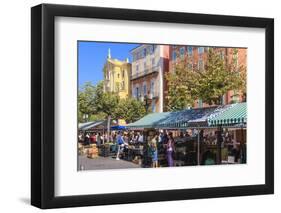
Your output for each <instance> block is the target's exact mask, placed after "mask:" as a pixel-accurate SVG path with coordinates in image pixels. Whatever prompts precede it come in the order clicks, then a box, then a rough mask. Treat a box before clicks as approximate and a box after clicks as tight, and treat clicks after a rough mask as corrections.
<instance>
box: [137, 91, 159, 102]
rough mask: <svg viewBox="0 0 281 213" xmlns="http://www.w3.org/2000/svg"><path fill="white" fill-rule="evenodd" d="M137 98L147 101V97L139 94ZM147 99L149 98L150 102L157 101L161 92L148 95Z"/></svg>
mask: <svg viewBox="0 0 281 213" xmlns="http://www.w3.org/2000/svg"><path fill="white" fill-rule="evenodd" d="M136 98H137V99H138V100H140V101H145V97H144V96H143V95H142V94H139V95H138V97H136ZM146 98H148V99H149V100H152V99H157V98H159V92H154V93H149V94H148V95H146Z"/></svg>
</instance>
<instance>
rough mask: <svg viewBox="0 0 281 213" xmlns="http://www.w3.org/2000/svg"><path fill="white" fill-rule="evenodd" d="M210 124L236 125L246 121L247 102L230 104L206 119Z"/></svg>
mask: <svg viewBox="0 0 281 213" xmlns="http://www.w3.org/2000/svg"><path fill="white" fill-rule="evenodd" d="M208 123H209V125H210V126H237V125H238V124H241V125H244V124H246V123H247V103H246V102H243V103H236V104H231V105H230V107H229V108H228V109H227V110H225V111H223V112H222V113H220V114H218V115H217V116H214V117H211V118H209V119H208Z"/></svg>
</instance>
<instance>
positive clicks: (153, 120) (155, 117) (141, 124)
mask: <svg viewBox="0 0 281 213" xmlns="http://www.w3.org/2000/svg"><path fill="white" fill-rule="evenodd" d="M169 114H170V112H162V113H150V114H148V115H146V116H144V117H143V118H141V119H140V120H138V121H136V122H134V123H130V124H128V125H127V128H130V129H143V128H158V127H159V123H160V122H161V121H162V120H165V119H166V118H167V117H168V115H169Z"/></svg>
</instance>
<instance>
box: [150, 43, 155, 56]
mask: <svg viewBox="0 0 281 213" xmlns="http://www.w3.org/2000/svg"><path fill="white" fill-rule="evenodd" d="M154 50H155V45H154V44H153V45H151V48H150V54H153V53H154Z"/></svg>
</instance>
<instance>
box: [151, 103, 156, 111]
mask: <svg viewBox="0 0 281 213" xmlns="http://www.w3.org/2000/svg"><path fill="white" fill-rule="evenodd" d="M151 111H152V112H156V104H155V100H152V102H151Z"/></svg>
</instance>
